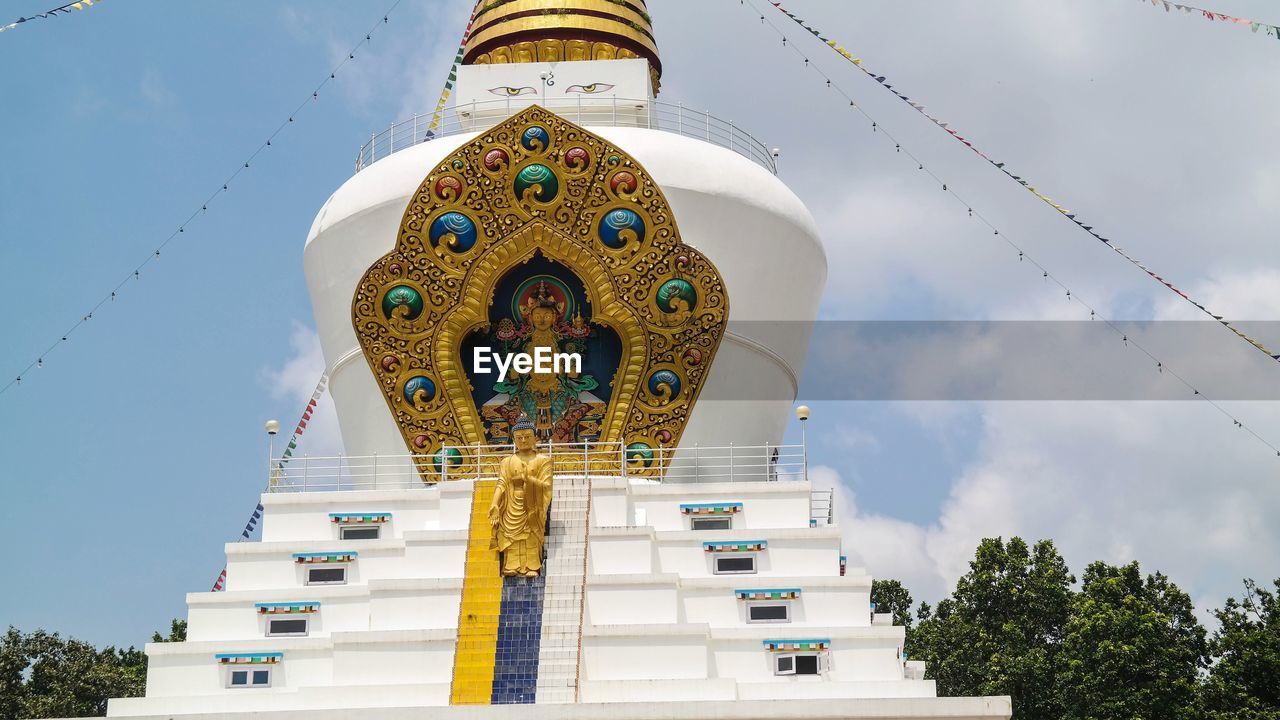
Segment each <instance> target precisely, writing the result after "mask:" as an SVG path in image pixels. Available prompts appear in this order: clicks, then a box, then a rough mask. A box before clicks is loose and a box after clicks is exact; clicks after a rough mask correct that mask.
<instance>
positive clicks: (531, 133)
mask: <svg viewBox="0 0 1280 720" xmlns="http://www.w3.org/2000/svg"><path fill="white" fill-rule="evenodd" d="M520 146H521V147H523V148H524V149H525V150H528V151H530V152H542V151H543V150H546V149H547V148H549V147H551V133H549V132H547V129H546V128H544V127H542V126H541V125H532V126H530V127H529V128H528V129H526V130H525V131H524V134H523V135H521V136H520Z"/></svg>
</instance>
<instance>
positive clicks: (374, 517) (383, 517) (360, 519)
mask: <svg viewBox="0 0 1280 720" xmlns="http://www.w3.org/2000/svg"><path fill="white" fill-rule="evenodd" d="M329 521H330V522H332V523H333V524H335V525H377V524H381V523H385V522H390V521H391V513H389V512H376V513H329Z"/></svg>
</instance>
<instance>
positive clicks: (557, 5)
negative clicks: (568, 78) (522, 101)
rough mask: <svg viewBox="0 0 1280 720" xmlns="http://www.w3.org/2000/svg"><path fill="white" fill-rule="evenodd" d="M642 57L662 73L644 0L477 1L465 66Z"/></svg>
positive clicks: (655, 71)
mask: <svg viewBox="0 0 1280 720" xmlns="http://www.w3.org/2000/svg"><path fill="white" fill-rule="evenodd" d="M628 58H644V59H646V60H648V61H649V66H650V68H651V71H652V73H653V88H654V92H657V89H658V80H659V78H660V77H661V75H662V61H661V59H660V58H659V56H658V44H657V42H656V41H655V40H654V37H653V25H652V22H651V20H650V19H649V12H648V10H647V9H646V8H645V0H480V1H479V2H478V3H477V4H476V12H475V19H474V20H473V21H472V24H471V33H470V35H469V36H468V37H467V42H466V47H465V49H464V51H463V58H462V63H463V64H464V65H484V64H489V63H493V64H499V63H531V62H560V61H563V60H623V59H628Z"/></svg>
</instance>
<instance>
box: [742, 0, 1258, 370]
mask: <svg viewBox="0 0 1280 720" xmlns="http://www.w3.org/2000/svg"><path fill="white" fill-rule="evenodd" d="M1152 1H1153V2H1157V3H1158V2H1161V1H1162V0H1152ZM769 2H770V4H771V5H773V6H774V7H775V8H777V9H778V11H779V12H781V13H782V14H784V15H786V16H787V17H788V18H790V19H791V20H792V22H794V23H796V24H797V25H799V26H800V27H801V28H803V29H804V30H805V31H807V32H808V33H809V34H811V35H813V36H814V37H816V38H818V39H819V40H821V41H822V42H823V43H825V44H826V45H827V47H829V48H831V49H832V50H834V51H835V52H836V53H838V54H839V55H840V56H841V57H843V58H844V59H845V60H847V61H849V62H850V63H851V64H852V65H853V66H854V67H856V68H857V69H858V70H861V71H862V73H863V74H864V75H866V76H867V77H869V78H871V79H872V80H875V81H876V82H877V83H878V84H880V85H881V86H883V87H884V89H885V90H888V91H889V92H891V93H893V95H894V96H895V97H897V98H898V99H899V100H901V101H902V102H904V103H906V104H907V105H910V106H911V107H912V109H914V110H915V111H916V112H918V113H920V114H921V115H923V116H924V117H925V118H927V119H928V120H929V121H930V122H932V123H933V124H934V125H937V126H938V127H940V128H942V129H943V130H944V131H946V133H947V134H948V135H950V136H951V137H953V138H955V139H956V141H958V142H960V143H962V144H963V145H964V146H965V147H967V148H969V149H970V150H972V151H973V152H974V154H976V155H977V156H978V157H980V158H982V159H983V160H985V161H986V162H987V163H988V164H990V165H991V166H992V167H994V168H996V169H997V170H999V171H1000V172H1002V173H1004V174H1005V175H1006V176H1007V177H1009V179H1011V180H1013V181H1014V182H1016V183H1018V184H1019V185H1020V186H1022V188H1023V189H1024V190H1026V191H1027V192H1029V193H1031V194H1032V195H1035V196H1036V197H1037V198H1039V199H1040V201H1041V202H1043V203H1044V204H1046V205H1048V206H1049V207H1051V208H1053V209H1054V210H1056V211H1057V212H1058V214H1060V215H1062V216H1063V217H1065V218H1066V219H1068V220H1070V221H1071V222H1072V223H1073V224H1074V225H1075V226H1076V227H1078V228H1079V229H1081V230H1083V231H1084V232H1086V233H1088V234H1089V235H1090V236H1091V237H1093V238H1094V239H1095V240H1097V241H1099V242H1101V243H1102V244H1103V245H1105V246H1107V247H1108V248H1110V249H1111V251H1112V252H1114V253H1115V254H1117V255H1119V256H1120V257H1122V258H1124V259H1125V260H1126V261H1128V262H1129V263H1130V264H1131V265H1133V266H1134V267H1137V268H1138V269H1139V270H1141V271H1142V272H1144V273H1146V274H1147V276H1148V277H1150V278H1151V279H1153V280H1155V281H1156V282H1158V283H1160V284H1161V285H1163V286H1165V287H1166V288H1168V289H1169V290H1170V291H1172V292H1173V293H1174V294H1176V295H1177V296H1178V297H1180V298H1182V299H1183V300H1185V301H1186V302H1188V303H1190V304H1191V305H1193V306H1195V307H1196V309H1198V310H1199V311H1200V312H1202V313H1204V314H1205V315H1208V316H1209V317H1211V318H1213V319H1214V320H1216V321H1217V322H1218V323H1219V324H1221V325H1222V326H1223V327H1225V328H1226V329H1228V330H1230V331H1231V332H1232V333H1234V334H1235V335H1236V336H1237V337H1239V338H1240V339H1241V340H1244V341H1245V342H1247V343H1249V344H1250V345H1252V346H1253V347H1255V348H1257V349H1258V350H1260V351H1262V352H1263V353H1266V354H1267V355H1268V356H1269V357H1270V358H1271V359H1272V360H1275V361H1276V362H1280V351H1277V350H1275V349H1273V348H1270V347H1268V346H1266V345H1265V344H1263V343H1262V342H1261V341H1259V340H1258V339H1257V338H1254V337H1251V336H1250V335H1248V334H1246V333H1245V332H1244V331H1242V330H1241V329H1240V328H1238V327H1237V326H1236V325H1235V324H1234V323H1232V322H1231V321H1230V320H1227V319H1226V318H1225V317H1224V316H1222V315H1219V314H1218V313H1215V312H1214V311H1212V310H1210V309H1209V308H1208V307H1206V306H1205V305H1204V303H1202V302H1200V301H1198V300H1196V299H1195V298H1193V297H1191V296H1190V295H1188V294H1187V293H1186V292H1185V291H1183V290H1182V289H1180V288H1178V287H1177V286H1176V285H1174V284H1173V282H1172V281H1170V280H1168V279H1167V278H1165V277H1164V276H1162V275H1160V274H1158V273H1156V271H1154V270H1152V269H1151V268H1150V267H1149V266H1147V265H1146V264H1145V263H1143V262H1142V261H1141V260H1139V259H1138V258H1136V257H1134V256H1133V255H1132V254H1130V253H1129V252H1128V251H1126V250H1125V249H1124V248H1122V247H1120V246H1119V245H1117V244H1115V242H1114V241H1113V240H1112V239H1111V238H1108V237H1105V236H1104V235H1103V234H1102V233H1101V232H1099V231H1098V230H1096V229H1095V225H1093V224H1092V223H1090V222H1088V221H1087V220H1084V219H1082V218H1081V217H1079V215H1078V214H1077V213H1075V212H1072V211H1071V210H1068V209H1067V208H1065V207H1063V206H1062V205H1060V204H1059V203H1057V202H1055V201H1054V200H1053V199H1052V198H1050V197H1048V196H1047V195H1045V194H1044V193H1042V192H1040V191H1039V190H1037V189H1036V187H1035V185H1032V184H1031V181H1030V180H1028V179H1026V178H1025V177H1023V176H1020V175H1016V174H1014V173H1013V171H1011V170H1009V169H1008V167H1006V165H1005V163H1003V162H997V161H996V160H994V159H993V158H992V157H991V156H990V155H988V154H987V153H985V152H983V151H982V150H981V149H980V148H979V147H978V146H977V145H975V144H974V143H973V142H972V141H970V140H969V139H967V138H965V137H964V136H963V135H961V134H960V133H959V132H957V131H956V130H955V129H954V128H952V127H950V123H947V122H944V121H943V120H941V119H939V118H938V117H936V116H935V115H933V114H931V113H930V112H928V111H927V110H926V109H925V106H924V104H922V103H920V102H918V101H917V100H915V99H912V98H911V97H908V96H907V95H906V94H905V93H903V92H902V91H901V89H894V86H893V84H892V83H890V82H889V80H888V78H886V77H885V76H884V75H882V74H879V73H877V72H874V71H872V70H871V69H870V68H868V67H867V66H866V63H864V62H862V60H861V59H860V58H857V57H854V55H853V53H851V52H849V50H847V49H846V48H845V47H844V46H842V45H841V44H840V43H838V42H836V41H835V40H832V39H830V38H828V37H827V36H825V35H823V34H822V33H821V32H820V31H818V30H817V29H816V28H814V27H813V26H812V25H810V24H809V23H808V22H806V21H804V20H802V19H801V18H799V17H798V16H796V14H795V13H792V12H791V11H789V10H787V9H786V8H784V7H783V6H782V3H780V2H774V1H773V0H769ZM1187 7H1189V6H1187ZM1204 12H1208V11H1204ZM1224 17H1225V16H1224ZM761 18H762V19H763V16H761ZM784 42H785V40H784ZM806 62H807V61H806Z"/></svg>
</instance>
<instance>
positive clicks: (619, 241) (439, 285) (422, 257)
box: [352, 106, 729, 480]
mask: <svg viewBox="0 0 1280 720" xmlns="http://www.w3.org/2000/svg"><path fill="white" fill-rule="evenodd" d="M532 262H544V263H554V264H556V265H557V266H558V267H563V268H567V271H568V272H569V273H571V274H572V279H573V280H574V282H575V283H580V286H581V291H582V294H583V295H584V297H583V298H582V299H581V300H582V303H580V305H582V306H585V307H589V308H590V317H589V318H586V319H585V320H583V319H582V318H581V317H574V318H573V320H574V323H575V326H576V327H577V328H578V330H579V332H580V334H581V333H585V332H587V330H584V329H583V327H582V326H583V325H589V326H590V327H591V328H599V329H600V330H601V331H602V332H606V333H610V334H612V336H614V337H616V340H617V343H618V345H619V346H620V348H619V350H618V353H617V355H618V358H617V363H616V369H612V366H611V370H610V372H611V378H610V380H609V382H608V384H607V386H606V387H602V388H600V389H599V390H598V392H599V393H600V394H602V395H605V396H607V402H605V401H600V403H599V407H601V412H600V413H599V414H600V417H599V419H598V421H594V420H593V421H591V423H590V428H591V429H590V433H591V439H592V441H594V442H599V443H607V444H615V443H623V444H625V446H626V451H625V452H626V457H627V459H628V471H629V472H644V473H655V472H659V471H660V467H659V465H660V460H661V458H662V457H663V453H662V450H663V449H664V448H673V447H675V446H676V445H677V444H678V443H679V440H680V436H681V434H682V432H683V430H684V427H685V424H686V422H687V421H688V418H689V414H690V412H691V411H692V409H693V406H694V403H695V402H696V400H697V397H698V394H699V392H700V391H701V388H702V385H703V383H704V381H705V377H706V373H707V370H708V369H709V368H710V366H711V362H712V360H713V359H714V357H715V353H716V350H717V348H718V347H719V345H720V339H721V337H722V336H723V333H724V327H725V324H726V322H727V320H728V314H729V299H728V294H727V291H726V289H725V287H724V283H723V281H722V279H721V277H720V274H719V272H718V271H717V270H716V268H715V266H714V265H713V264H712V263H711V261H710V260H709V259H708V258H706V257H705V256H704V255H702V254H701V253H700V252H698V251H697V250H695V249H693V248H691V247H689V246H688V245H685V244H684V243H683V242H682V241H681V240H680V234H679V230H678V229H677V227H676V223H675V218H674V217H673V215H672V212H671V208H670V206H669V205H668V204H667V201H666V198H664V197H663V195H662V191H661V190H660V188H659V187H658V185H657V184H656V183H655V182H654V181H653V179H652V177H651V176H650V175H649V174H648V173H647V172H646V171H645V170H644V168H642V167H641V166H640V164H639V163H638V162H636V161H635V159H634V158H632V157H631V156H630V155H628V154H627V153H625V152H624V151H622V150H621V149H619V148H617V147H615V146H613V145H612V144H610V143H609V142H607V141H606V140H604V139H603V138H601V137H599V136H597V135H594V134H593V133H591V132H589V131H588V130H586V129H584V128H581V127H578V126H577V125H574V124H573V123H570V122H568V121H567V120H565V119H563V118H561V117H559V116H558V115H555V114H554V113H551V112H549V111H547V110H545V109H543V108H540V107H536V106H535V107H531V108H529V109H527V110H525V111H523V112H521V113H520V114H518V115H516V116H514V117H512V118H510V119H508V120H506V121H504V122H503V123H501V124H499V125H497V126H495V127H493V128H491V129H489V130H487V131H484V132H482V133H481V134H480V135H479V136H478V137H477V138H475V139H474V140H472V141H471V142H469V143H467V144H465V145H463V146H462V147H460V148H458V149H457V150H456V151H454V152H453V153H452V154H451V155H450V156H449V157H447V158H446V159H445V160H444V161H443V162H441V163H440V164H439V165H438V166H437V167H436V168H435V169H434V170H432V172H431V173H430V174H429V175H427V177H426V179H424V180H423V181H422V183H421V185H419V187H418V189H417V191H416V192H415V193H414V194H413V197H412V199H411V200H410V202H409V206H408V207H407V208H406V209H405V213H404V216H403V219H402V220H401V224H400V229H399V234H398V237H397V240H396V246H395V248H394V249H393V250H392V251H391V252H389V253H387V254H386V255H384V256H383V257H381V258H379V259H378V260H377V261H376V262H374V264H373V265H372V266H371V267H370V268H369V269H368V270H367V271H366V272H365V274H364V277H363V278H361V280H360V283H359V285H358V286H357V288H356V293H355V298H354V300H353V302H352V316H353V324H354V328H355V331H356V336H357V337H358V338H359V341H360V345H361V348H362V350H363V352H364V356H365V359H366V360H367V361H368V363H369V367H370V369H371V370H372V371H373V374H374V377H375V378H376V380H377V383H378V386H379V388H380V390H381V391H382V393H383V396H384V398H385V399H386V401H387V406H388V408H389V410H390V411H391V413H392V415H393V417H394V418H395V421H396V424H397V426H398V427H399V428H400V432H401V434H402V436H403V438H404V441H405V445H406V447H408V449H409V451H410V453H412V454H414V455H420V456H422V459H421V460H420V462H419V463H418V467H419V470H420V471H421V472H422V474H423V478H424V480H434V479H437V478H438V473H440V471H441V470H442V469H443V468H444V466H445V465H446V464H447V465H454V464H459V465H460V466H461V467H474V463H469V462H467V457H468V455H470V454H471V451H470V450H469V449H468V447H474V446H478V445H484V444H487V443H490V442H492V441H493V436H492V435H493V433H494V432H495V430H494V428H495V427H497V426H500V423H499V424H498V425H493V424H488V425H487V424H486V422H487V421H485V420H482V418H481V408H480V407H479V406H478V405H477V401H476V397H475V394H476V390H477V389H476V387H475V383H474V382H473V378H472V377H470V376H469V375H468V372H467V371H466V368H465V366H464V358H463V357H462V351H463V347H464V343H466V342H467V339H468V337H470V336H472V335H473V333H484V332H490V331H491V330H492V327H491V325H492V324H493V315H492V313H493V312H494V310H495V292H496V291H497V289H498V288H499V286H500V284H501V283H503V282H504V278H507V276H508V275H509V274H512V273H519V272H521V270H520V268H521V267H522V266H527V265H529V264H530V263H532ZM544 290H545V288H544ZM544 300H546V298H544ZM563 304H564V303H561V304H560V306H558V307H560V309H561V311H563V310H564V309H563ZM499 305H501V303H499ZM564 321H565V323H566V324H565V327H568V326H569V325H568V321H569V318H568V317H566V318H564ZM503 322H504V323H505V322H507V321H505V320H504V321H503ZM592 397H594V396H592ZM596 399H597V400H599V398H596ZM512 402H514V401H512ZM486 407H488V406H487V405H486ZM584 427H586V425H584ZM487 433H488V434H487Z"/></svg>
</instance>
